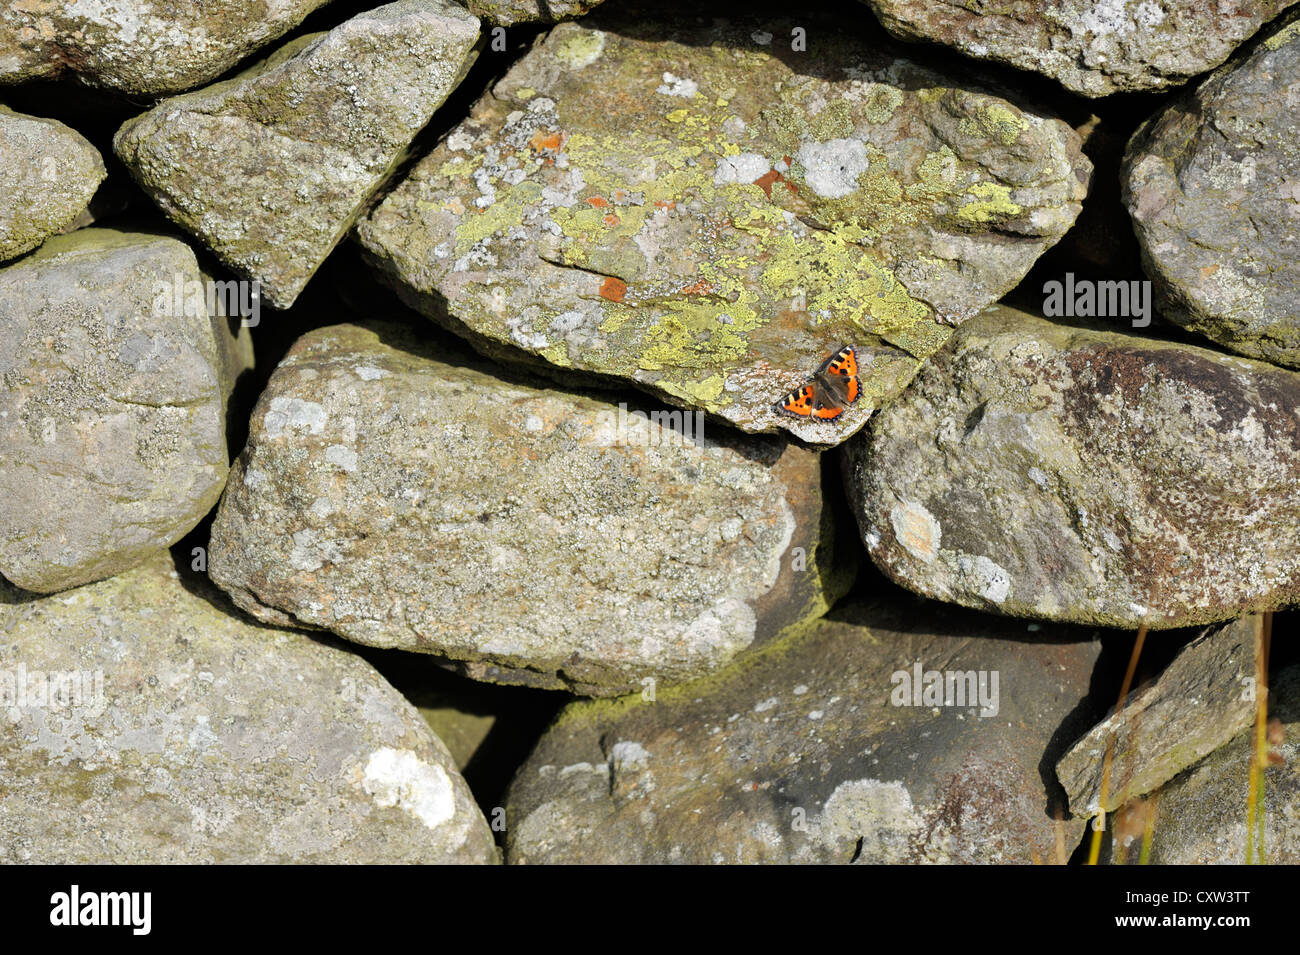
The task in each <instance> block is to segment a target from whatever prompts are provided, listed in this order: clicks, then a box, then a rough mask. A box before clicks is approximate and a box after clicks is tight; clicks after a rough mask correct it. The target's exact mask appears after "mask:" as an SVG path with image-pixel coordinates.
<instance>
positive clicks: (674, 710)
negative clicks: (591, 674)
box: [506, 599, 1099, 864]
mask: <svg viewBox="0 0 1300 955" xmlns="http://www.w3.org/2000/svg"><path fill="white" fill-rule="evenodd" d="M1091 636H1092V634H1090V633H1089V632H1087V631H1084V632H1080V631H1078V630H1075V629H1071V628H1065V627H1048V628H1044V629H1043V630H1042V631H1040V632H1038V633H1027V632H1026V630H1025V625H1024V624H1022V623H1015V622H1012V621H1007V620H1003V619H999V618H995V617H990V616H986V615H982V614H976V613H973V612H970V611H956V610H952V609H950V608H941V607H937V606H936V605H933V604H929V605H923V606H920V605H915V604H912V603H909V602H908V601H907V600H906V599H904V600H901V601H899V600H894V601H886V600H881V601H877V602H873V603H870V604H862V603H854V604H851V605H850V606H849V607H847V608H837V610H836V611H834V612H833V614H832V618H831V619H826V620H821V621H818V622H816V623H813V624H810V625H809V626H808V627H807V628H805V629H804V630H802V631H800V632H798V633H796V634H794V635H792V636H790V637H788V638H787V639H786V640H783V641H782V642H780V643H777V644H772V645H770V646H768V647H765V648H763V649H762V650H760V651H758V653H756V654H754V655H753V656H750V657H748V658H746V659H745V660H743V661H738V662H737V663H736V664H733V665H732V666H730V667H728V668H727V669H725V670H723V671H722V672H720V673H717V674H714V675H712V676H710V677H707V678H705V679H704V680H701V681H698V682H696V683H691V684H687V685H685V686H681V687H677V688H673V689H672V690H670V691H669V692H666V693H661V694H660V695H659V696H658V698H657V699H656V700H655V701H654V702H645V701H643V700H641V699H640V698H638V697H633V698H630V699H629V700H618V701H604V700H602V701H594V702H580V703H574V704H571V705H570V706H569V707H567V708H566V709H565V710H564V711H562V712H561V714H560V716H559V717H558V719H557V720H556V722H555V723H554V724H553V725H552V727H551V728H550V729H549V730H548V731H547V733H546V735H545V736H543V737H542V739H541V741H540V742H539V743H538V745H537V748H536V750H535V751H534V753H533V755H532V756H531V757H530V758H529V760H528V762H526V763H525V764H524V765H523V767H522V768H521V769H520V770H519V772H518V774H517V775H516V776H515V780H514V782H513V784H512V785H511V788H510V791H509V795H508V798H507V802H506V818H507V823H508V828H507V849H506V851H507V860H508V861H509V862H511V863H515V864H526V863H549V864H554V863H580V864H612V863H618V864H628V863H633V864H637V863H639V864H650V863H669V862H676V863H687V864H696V863H710V862H713V863H776V864H784V863H792V862H800V863H829V862H840V863H846V862H857V863H863V864H878V863H889V864H896V863H1028V862H1034V861H1040V862H1052V861H1057V862H1064V861H1065V859H1066V858H1067V857H1068V854H1069V852H1070V851H1071V850H1072V849H1073V847H1074V846H1075V845H1077V844H1078V841H1079V839H1080V837H1081V835H1082V831H1083V824H1082V822H1081V821H1078V820H1070V819H1067V818H1065V816H1064V812H1063V810H1062V809H1061V802H1060V801H1059V798H1058V794H1057V793H1056V792H1055V791H1054V790H1055V786H1054V781H1048V780H1047V779H1046V777H1044V775H1043V773H1042V770H1041V767H1040V761H1041V760H1042V759H1043V756H1044V753H1048V754H1053V753H1057V752H1059V750H1060V748H1061V747H1062V746H1063V745H1064V741H1065V740H1066V739H1068V738H1069V737H1068V734H1069V733H1070V732H1072V731H1076V730H1075V727H1076V726H1077V727H1078V729H1080V730H1081V729H1082V728H1083V726H1086V725H1087V722H1086V720H1087V719H1088V716H1089V713H1090V710H1089V707H1088V705H1087V704H1086V702H1085V697H1086V696H1087V692H1088V684H1089V677H1090V674H1091V671H1092V668H1093V665H1094V663H1095V662H1096V660H1097V655H1098V647H1099V643H1097V642H1096V641H1094V640H1092V639H1091V638H1090V637H1091ZM918 669H919V670H920V671H921V672H922V674H927V673H930V672H933V673H936V674H938V676H937V677H936V678H935V679H938V680H939V681H940V682H941V683H942V685H943V689H942V691H940V692H941V695H938V696H935V697H934V698H933V699H929V698H928V697H927V696H926V692H927V691H926V689H925V687H926V686H927V685H928V683H927V680H929V679H930V678H928V677H926V676H924V675H923V676H922V680H921V681H920V683H919V684H917V685H912V683H911V680H912V677H913V675H914V674H915V672H916V671H917V670H918ZM981 672H982V673H983V677H981V676H980V673H981ZM949 674H951V675H953V676H954V680H953V681H952V683H953V690H952V696H950V697H949V696H948V695H947V694H948V675H949ZM967 674H968V675H969V680H967V679H966V675H967ZM981 681H982V682H981ZM958 688H960V692H961V694H962V696H959V695H958ZM913 691H915V694H914V693H913ZM981 692H982V693H983V695H982V696H981V695H980V694H981ZM963 697H964V698H963ZM918 699H919V700H920V701H921V703H922V705H919V706H918V705H915V703H916V701H917V700H918ZM927 700H928V702H927ZM936 700H941V701H944V702H940V703H939V705H934V702H935V701H936ZM980 700H982V701H984V704H985V705H980V703H979V702H978V701H980ZM948 703H951V704H952V705H948ZM963 703H964V704H965V705H959V704H963ZM981 713H988V715H986V716H982V715H980V714H981ZM1081 720H1082V721H1084V722H1083V723H1082V726H1079V725H1078V724H1079V722H1080V721H1081ZM1062 737H1064V738H1062ZM1053 758H1054V757H1053ZM1046 765H1048V766H1050V765H1051V763H1047V764H1046ZM1049 786H1050V787H1051V788H1049ZM1054 816H1057V817H1059V821H1058V819H1057V818H1054Z"/></svg>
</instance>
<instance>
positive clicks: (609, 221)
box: [605, 212, 623, 226]
mask: <svg viewBox="0 0 1300 955" xmlns="http://www.w3.org/2000/svg"><path fill="white" fill-rule="evenodd" d="M622 221H623V220H622V219H620V218H619V217H618V216H616V215H614V213H612V212H611V213H610V214H609V215H607V216H605V225H608V226H616V225H618V224H619V223H620V222H622Z"/></svg>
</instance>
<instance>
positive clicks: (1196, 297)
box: [1124, 15, 1300, 368]
mask: <svg viewBox="0 0 1300 955" xmlns="http://www.w3.org/2000/svg"><path fill="white" fill-rule="evenodd" d="M1298 128H1300V18H1297V15H1292V16H1290V17H1289V18H1288V24H1287V25H1284V26H1283V27H1281V28H1280V29H1278V30H1276V31H1275V32H1273V33H1272V35H1270V36H1268V37H1267V38H1265V39H1264V40H1263V41H1262V42H1261V43H1259V44H1258V45H1256V46H1255V48H1254V50H1253V51H1252V52H1251V53H1250V55H1249V56H1247V57H1246V58H1245V59H1244V60H1242V61H1240V62H1234V63H1232V64H1230V65H1228V66H1225V67H1224V68H1223V69H1222V70H1220V71H1219V72H1217V73H1215V74H1214V76H1212V77H1211V78H1210V79H1208V80H1206V81H1205V82H1204V83H1202V84H1201V85H1200V86H1199V87H1198V88H1197V89H1196V90H1195V92H1193V93H1191V94H1189V95H1188V96H1186V97H1183V98H1182V99H1179V100H1177V101H1175V102H1174V103H1173V104H1172V105H1170V106H1169V107H1168V108H1166V109H1165V110H1164V112H1162V113H1160V114H1159V115H1157V116H1156V117H1154V118H1153V119H1151V120H1149V121H1148V122H1147V123H1146V124H1145V125H1144V126H1143V127H1141V128H1140V129H1139V130H1138V132H1137V133H1136V134H1135V135H1134V137H1133V139H1132V141H1131V142H1130V144H1129V149H1128V153H1127V155H1126V157H1125V168H1124V201H1125V203H1126V204H1127V206H1128V210H1129V212H1130V214H1131V215H1132V217H1133V227H1134V229H1135V230H1136V232H1137V237H1138V241H1139V242H1140V243H1141V246H1142V254H1143V260H1144V263H1145V266H1146V271H1147V273H1148V274H1149V275H1150V276H1151V278H1152V279H1153V280H1154V282H1155V286H1156V293H1157V300H1158V302H1159V304H1160V306H1161V314H1162V315H1163V316H1164V317H1166V318H1168V319H1170V320H1171V321H1174V322H1177V323H1178V324H1180V325H1183V326H1186V327H1187V328H1190V329H1191V330H1192V331H1195V332H1198V333H1199V334H1201V335H1204V336H1206V337H1207V338H1210V339H1212V340H1213V341H1215V342H1217V343H1218V344H1220V345H1223V346H1224V347H1226V348H1230V349H1232V350H1233V351H1236V352H1240V353H1241V354H1243V355H1249V356H1250V357H1252V358H1260V359H1263V360H1264V361H1270V362H1274V363H1276V364H1280V365H1287V366H1290V367H1293V368H1300V139H1298V138H1297V136H1296V130H1297V129H1298Z"/></svg>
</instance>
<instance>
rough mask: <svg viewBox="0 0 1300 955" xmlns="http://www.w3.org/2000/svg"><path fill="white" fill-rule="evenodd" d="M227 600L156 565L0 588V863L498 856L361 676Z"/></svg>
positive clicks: (457, 788)
mask: <svg viewBox="0 0 1300 955" xmlns="http://www.w3.org/2000/svg"><path fill="white" fill-rule="evenodd" d="M223 604H225V601H224V600H223V599H222V597H221V594H220V593H219V592H217V591H216V590H215V589H213V588H212V587H210V586H209V585H208V584H206V583H205V582H204V581H202V580H201V579H196V578H192V577H189V576H186V577H183V578H182V577H181V576H179V575H178V574H177V572H176V570H175V569H173V565H172V562H171V560H170V559H169V558H168V556H167V555H166V554H165V553H163V554H159V555H156V556H155V557H154V558H152V559H150V560H149V561H148V562H146V563H145V564H144V565H142V566H140V567H137V568H136V569H134V570H131V571H128V572H127V573H125V574H122V575H121V576H119V577H115V578H113V579H112V580H108V581H104V582H101V583H98V584H92V585H90V586H87V587H82V588H79V589H77V590H75V591H72V592H70V593H68V594H61V595H59V596H58V597H46V598H40V599H33V598H31V595H23V594H20V593H18V592H16V591H15V590H14V589H13V588H11V587H8V586H7V585H6V584H4V583H3V581H0V633H3V634H4V640H3V641H0V728H3V732H0V862H10V863H13V862H31V863H42V864H50V863H59V864H74V865H91V864H110V863H111V864H117V865H121V864H137V863H146V864H154V865H175V864H180V863H184V864H194V863H223V864H243V863H336V864H337V863H388V864H394V863H449V862H473V863H485V862H495V861H497V853H496V848H495V847H494V846H493V843H492V833H491V832H490V831H489V829H488V826H487V822H486V821H485V820H484V818H483V814H482V812H481V811H480V810H479V809H478V807H477V806H476V805H475V804H474V801H473V799H472V797H471V796H470V792H469V789H468V787H467V786H466V785H465V781H464V780H463V779H462V778H461V776H460V774H459V773H458V772H457V771H456V767H455V766H454V765H453V763H452V760H451V756H450V755H449V754H448V752H447V750H446V748H445V747H444V746H443V745H442V743H441V742H439V740H438V739H437V737H435V736H434V735H433V734H432V733H431V732H430V731H429V729H428V727H427V726H426V725H425V724H424V721H423V720H421V719H420V716H419V714H418V713H416V711H415V709H414V708H413V707H412V706H411V705H410V703H408V702H407V701H406V700H404V699H403V698H402V696H401V695H400V694H399V693H398V692H397V691H396V690H394V689H393V688H392V687H391V686H389V685H388V684H387V683H385V682H384V680H383V678H382V677H380V675H379V674H378V673H376V672H375V671H374V669H372V668H371V667H370V666H369V665H368V664H366V663H365V662H364V661H362V660H361V659H359V658H358V657H357V656H355V655H353V654H350V653H347V652H346V651H344V650H341V649H339V648H337V647H331V646H328V645H326V644H324V643H320V642H317V641H315V640H312V639H311V638H310V637H307V636H305V635H303V634H301V633H292V632H288V631H283V630H273V629H269V628H266V627H261V626H258V625H256V624H253V623H250V622H248V621H247V620H246V619H245V618H242V617H241V616H239V615H238V614H237V613H236V612H235V611H234V608H229V609H226V608H225V607H223Z"/></svg>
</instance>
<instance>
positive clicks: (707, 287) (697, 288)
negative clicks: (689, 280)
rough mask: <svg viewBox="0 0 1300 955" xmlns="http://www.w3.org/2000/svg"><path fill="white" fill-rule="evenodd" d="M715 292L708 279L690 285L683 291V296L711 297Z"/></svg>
mask: <svg viewBox="0 0 1300 955" xmlns="http://www.w3.org/2000/svg"><path fill="white" fill-rule="evenodd" d="M712 292H713V283H712V282H710V281H709V280H708V279H700V280H699V281H698V282H696V283H695V284H694V285H688V286H686V287H685V288H684V289H682V294H683V295H709V294H712Z"/></svg>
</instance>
